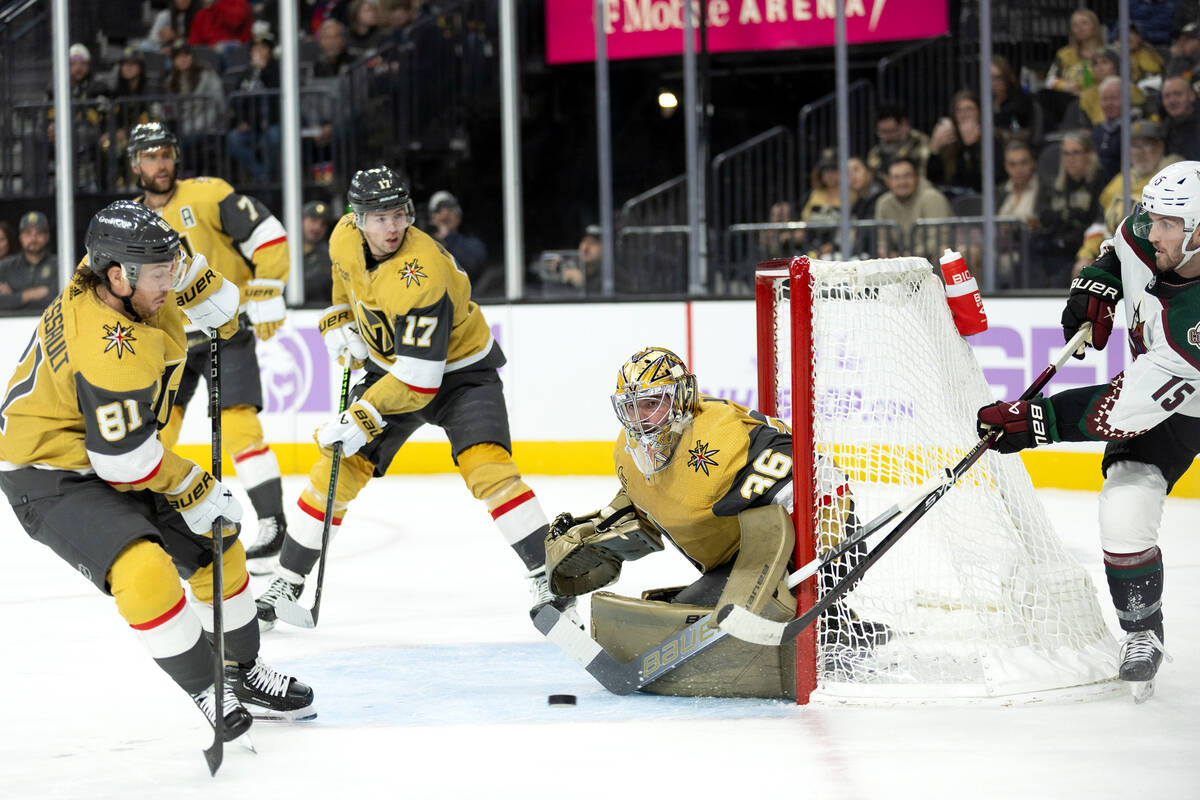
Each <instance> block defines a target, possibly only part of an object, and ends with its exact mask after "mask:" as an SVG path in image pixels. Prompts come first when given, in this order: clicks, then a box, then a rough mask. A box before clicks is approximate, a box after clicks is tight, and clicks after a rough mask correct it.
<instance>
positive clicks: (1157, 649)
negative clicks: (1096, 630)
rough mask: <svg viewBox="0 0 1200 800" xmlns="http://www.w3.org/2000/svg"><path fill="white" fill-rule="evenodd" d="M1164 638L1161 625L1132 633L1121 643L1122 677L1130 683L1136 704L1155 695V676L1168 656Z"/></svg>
mask: <svg viewBox="0 0 1200 800" xmlns="http://www.w3.org/2000/svg"><path fill="white" fill-rule="evenodd" d="M1163 638H1164V637H1163V629H1162V626H1161V625H1159V626H1157V627H1155V628H1153V629H1151V630H1147V631H1131V632H1130V633H1127V634H1126V635H1125V641H1123V642H1121V671H1120V677H1121V680H1123V681H1128V682H1129V688H1130V690H1132V692H1133V699H1134V701H1135V702H1138V703H1144V702H1145V701H1147V700H1149V699H1150V698H1151V697H1152V696H1153V695H1154V676H1155V675H1156V674H1158V666H1159V664H1161V663H1162V660H1163V656H1164V655H1165V654H1166V648H1165V647H1164V646H1163Z"/></svg>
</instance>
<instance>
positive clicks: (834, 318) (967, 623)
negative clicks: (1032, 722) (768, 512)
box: [756, 257, 1116, 703]
mask: <svg viewBox="0 0 1200 800" xmlns="http://www.w3.org/2000/svg"><path fill="white" fill-rule="evenodd" d="M797 287H800V291H799V292H797V291H796V288H797ZM756 300H757V315H758V339H759V346H758V370H759V397H760V401H759V407H760V410H762V411H763V412H764V413H767V414H771V415H773V416H778V417H780V418H782V419H784V420H789V421H790V422H791V424H792V426H793V434H794V448H795V462H794V470H793V474H794V476H795V497H796V510H797V513H796V514H795V519H796V524H797V550H796V552H797V554H798V555H797V558H796V562H797V563H798V564H799V563H804V562H806V561H808V560H809V559H811V558H812V557H813V556H814V555H820V554H821V553H822V552H823V551H824V550H825V549H826V548H828V547H829V546H831V545H833V544H836V542H833V541H831V540H832V539H834V538H836V536H837V535H838V534H839V533H841V532H842V523H841V521H840V517H841V514H842V513H843V512H844V511H845V507H846V506H845V504H840V505H839V504H838V503H833V502H829V494H828V493H829V492H830V491H831V488H832V487H835V486H837V485H839V484H845V485H847V486H848V489H849V494H850V498H851V499H852V502H853V516H854V518H856V519H857V522H858V523H859V524H862V523H865V522H867V521H869V520H871V519H873V518H875V516H876V515H878V514H879V513H880V512H882V511H884V510H885V509H886V508H887V507H889V506H890V505H891V504H893V503H895V502H897V501H898V500H899V499H900V498H901V496H903V495H908V496H911V495H912V493H913V489H914V488H916V487H920V486H921V485H922V484H923V483H925V482H926V481H928V480H930V479H931V478H935V477H936V476H938V475H940V474H941V473H942V471H943V470H944V469H945V468H946V467H950V466H953V465H954V464H956V463H957V462H958V461H959V460H960V459H961V458H962V457H963V456H964V455H966V453H967V452H968V451H969V450H970V449H971V447H972V446H973V445H975V444H976V443H977V442H978V434H977V433H976V431H975V411H976V409H977V408H978V407H979V406H982V405H985V404H986V403H989V402H991V401H992V399H993V398H992V396H991V393H990V391H989V389H988V386H987V383H986V381H985V380H984V378H983V373H982V371H981V370H980V368H979V365H978V363H977V362H976V360H975V357H974V355H973V353H972V352H971V348H970V346H969V345H968V344H967V342H966V341H965V340H964V339H963V338H962V337H961V336H960V335H959V334H958V332H957V330H956V329H955V326H954V322H953V319H952V317H951V314H950V311H949V308H948V307H947V304H946V299H945V292H944V289H943V286H942V282H941V280H940V278H939V277H937V274H936V273H935V272H934V270H933V268H932V267H931V266H930V264H929V262H928V261H926V260H925V259H923V258H898V259H881V260H877V261H862V262H851V263H837V262H825V261H815V262H812V263H809V260H808V259H807V258H803V257H799V258H795V259H792V260H791V261H790V262H789V261H773V262H766V263H764V264H760V265H759V268H758V271H757V277H756ZM793 400H794V401H795V402H792V401H793ZM804 498H808V499H809V501H808V502H807V503H805V502H804ZM839 509H840V510H839ZM831 531H832V532H833V535H832V536H831V535H830V532H831ZM880 538H882V535H879V536H876V537H874V541H876V542H877V541H878V540H879V539H880ZM859 557H861V555H860V556H859ZM854 563H856V562H855V560H854V557H853V555H852V556H850V557H844V558H843V559H841V560H839V561H838V562H835V563H834V564H833V565H831V566H830V567H828V568H826V569H825V570H823V571H822V573H820V574H819V575H818V576H816V577H815V578H813V579H810V580H809V581H806V582H805V583H804V584H802V585H801V587H800V590H799V592H800V593H799V600H800V611H801V612H803V611H804V610H806V609H808V608H811V607H812V605H813V604H814V603H815V602H816V600H817V598H819V597H820V596H821V594H822V593H823V592H825V591H827V590H828V588H829V587H830V586H832V585H833V584H834V583H835V582H836V580H837V579H838V578H839V577H840V576H841V574H844V573H845V571H846V570H848V569H849V568H850V567H851V566H853V564H854ZM876 623H881V624H882V625H885V626H887V628H886V629H885V628H879V627H878V626H877V625H875V624H876ZM863 625H867V626H868V631H866V632H870V629H872V628H873V629H874V630H875V633H876V635H875V636H874V637H873V638H874V639H875V641H874V642H873V643H872V642H870V641H868V639H867V637H864V636H862V635H861V634H862V633H863V632H864V631H863ZM814 628H816V629H817V630H814ZM889 637H890V638H889ZM883 639H886V641H882V640H883ZM797 648H798V651H797V697H798V698H799V699H800V702H805V698H808V697H809V694H810V693H813V694H812V698H811V699H812V700H830V701H835V702H869V703H878V702H913V701H919V702H929V701H936V702H944V701H952V702H954V701H959V702H980V701H997V702H1000V703H1013V702H1023V701H1032V700H1040V699H1044V698H1046V697H1047V696H1048V695H1049V694H1054V695H1056V696H1058V697H1060V698H1061V697H1064V696H1066V697H1067V699H1071V698H1083V697H1090V696H1098V695H1102V694H1107V693H1109V692H1111V691H1114V690H1115V689H1116V683H1115V682H1114V680H1113V679H1114V678H1115V675H1116V661H1115V657H1116V643H1115V641H1114V640H1113V638H1112V636H1111V634H1110V633H1109V631H1108V629H1107V628H1106V626H1105V625H1104V622H1103V620H1102V618H1101V614H1100V607H1099V604H1098V602H1097V599H1096V590H1095V586H1094V584H1093V583H1092V581H1091V579H1090V578H1089V577H1088V575H1087V573H1086V572H1085V571H1084V570H1083V568H1082V567H1081V566H1080V565H1079V564H1077V563H1076V562H1075V561H1074V560H1073V559H1072V558H1071V556H1070V555H1069V554H1068V553H1067V552H1066V550H1065V549H1064V547H1063V545H1062V544H1061V542H1060V541H1059V540H1058V537H1057V535H1056V534H1055V533H1054V530H1053V528H1052V526H1051V524H1050V522H1049V519H1048V518H1047V517H1046V514H1045V511H1044V509H1043V508H1042V506H1041V503H1040V502H1039V500H1038V498H1037V496H1036V494H1035V492H1034V490H1033V485H1032V483H1031V482H1030V480H1029V475H1028V473H1027V472H1026V471H1025V468H1024V466H1023V464H1022V463H1021V461H1020V459H1019V458H1017V457H1012V456H1000V455H998V454H996V453H994V452H988V453H986V454H985V455H984V456H983V458H981V459H980V460H979V461H978V462H977V463H976V464H975V465H974V467H972V469H971V470H970V471H969V472H967V473H966V474H965V475H964V476H963V478H962V480H961V481H959V483H958V484H957V485H956V486H955V487H953V488H952V489H950V491H949V492H948V493H947V494H946V495H945V496H944V497H943V498H942V499H941V501H940V502H939V503H938V504H937V505H935V506H934V507H933V508H932V509H931V510H930V511H929V512H928V513H927V514H926V515H925V516H924V517H923V518H922V519H921V520H920V521H919V522H918V523H917V525H916V526H915V527H914V528H913V529H912V530H911V531H909V532H908V533H907V534H906V535H905V536H904V538H902V539H901V540H900V541H899V543H897V544H896V546H895V547H894V548H893V549H892V550H891V551H890V552H888V553H887V554H886V555H885V556H884V557H883V558H881V559H880V560H879V562H878V563H876V564H875V565H874V566H873V567H872V568H871V569H870V570H868V571H867V572H866V574H865V575H864V576H863V579H862V580H861V581H860V582H859V583H858V584H857V586H855V588H854V589H853V590H852V591H851V592H850V593H849V594H848V595H847V596H846V597H845V598H844V600H843V601H841V602H839V603H838V604H835V605H834V606H833V607H832V608H831V610H830V612H829V613H828V614H827V615H825V617H823V618H822V619H821V620H820V621H819V622H818V624H817V625H816V626H811V627H810V628H809V629H808V630H807V631H805V633H804V634H802V636H801V637H800V639H798V640H797Z"/></svg>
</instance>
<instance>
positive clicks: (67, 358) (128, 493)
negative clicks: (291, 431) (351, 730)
mask: <svg viewBox="0 0 1200 800" xmlns="http://www.w3.org/2000/svg"><path fill="white" fill-rule="evenodd" d="M86 246H87V258H86V259H84V261H82V262H81V263H80V265H79V267H78V269H77V270H76V272H75V275H74V277H73V278H72V280H71V282H70V283H69V285H68V286H67V288H66V290H65V291H63V292H62V294H60V295H59V296H58V297H57V298H55V299H54V301H53V302H52V303H51V304H50V307H49V308H48V309H47V310H46V311H45V313H43V315H42V317H41V319H40V320H39V321H38V324H37V327H36V329H35V331H34V334H33V336H32V338H31V339H30V340H29V343H28V344H27V345H26V346H25V348H24V350H23V352H22V353H21V355H20V358H19V359H18V364H17V367H16V370H15V372H14V374H13V376H12V378H11V380H10V381H9V383H8V389H7V393H6V395H5V397H4V400H3V403H2V404H0V488H2V489H3V491H4V493H5V495H6V496H7V498H8V501H9V503H11V505H12V507H13V511H14V512H15V513H16V516H17V519H18V520H20V521H21V524H22V525H23V526H24V528H25V530H26V531H27V532H28V533H29V535H30V536H31V537H32V538H33V539H35V540H36V541H38V542H41V543H42V544H44V545H46V546H47V547H49V548H51V549H52V550H53V551H54V552H55V553H57V554H58V556H59V557H60V558H62V559H63V560H64V561H66V562H67V563H68V564H70V565H71V567H72V568H74V569H76V570H78V571H79V572H80V574H82V575H83V576H84V578H86V579H87V580H89V581H90V582H92V583H93V584H94V585H95V586H96V587H97V588H98V589H100V591H102V592H105V593H108V594H111V595H112V596H113V599H114V600H115V601H116V605H117V611H118V612H119V613H120V614H121V616H122V617H124V618H125V620H126V621H127V622H128V623H129V625H130V627H132V628H133V629H134V630H135V631H137V635H138V638H140V639H141V641H142V643H143V644H144V645H145V646H146V648H147V649H148V650H149V651H150V654H151V656H152V657H153V658H154V660H155V661H156V662H157V663H158V665H159V666H160V667H162V669H163V670H165V671H166V673H167V674H168V675H169V676H170V677H171V678H172V679H173V680H174V681H175V682H176V683H177V684H179V686H180V687H182V688H183V689H184V690H185V691H187V692H188V693H189V694H190V695H192V697H193V699H194V700H195V702H196V704H197V705H198V706H199V707H200V709H201V710H202V711H203V712H204V713H205V715H206V716H207V717H208V720H209V723H210V724H211V723H213V722H214V720H215V708H214V706H215V692H214V690H213V662H214V659H215V655H214V651H213V646H212V644H211V642H210V640H209V638H206V637H205V636H203V635H202V631H208V633H209V636H211V635H212V630H213V618H212V611H211V609H212V597H213V592H214V587H213V585H212V575H213V569H212V547H211V536H212V530H213V525H214V522H216V521H217V520H221V521H222V528H223V530H224V545H225V551H224V558H223V568H224V586H223V587H222V590H223V595H222V596H223V597H224V616H223V620H224V631H225V636H224V639H225V653H226V657H227V658H229V659H231V660H232V661H233V662H236V663H235V664H231V665H229V666H227V668H226V674H227V676H228V683H229V684H230V687H231V688H232V689H233V691H232V692H229V693H226V695H225V704H224V707H223V716H224V718H225V723H226V728H225V731H226V738H227V739H233V738H236V737H237V736H239V735H240V734H241V733H243V732H244V731H245V730H246V728H247V727H249V725H250V720H251V712H253V716H274V717H280V716H286V717H289V718H298V717H302V716H311V711H310V710H309V709H310V707H311V705H312V690H311V689H309V688H308V687H307V686H305V685H304V684H302V683H300V682H299V681H296V680H295V679H294V678H290V677H289V676H287V675H282V674H281V673H279V672H277V671H276V670H274V669H272V668H271V667H269V666H268V665H267V664H265V663H264V662H263V661H261V660H260V659H259V658H258V648H259V633H258V626H257V624H256V622H255V618H254V603H253V601H252V599H251V597H250V593H249V592H248V591H247V588H248V584H249V577H248V576H247V574H246V557H245V551H244V550H243V548H242V544H241V542H239V541H238V540H237V535H238V526H237V521H238V520H239V519H240V518H241V516H242V511H241V508H240V506H239V505H238V502H237V500H236V499H235V498H234V497H233V496H232V495H231V494H230V493H229V491H228V490H227V489H226V488H225V487H224V486H223V485H222V484H221V483H220V482H219V481H217V480H215V479H214V478H213V476H212V475H211V474H210V473H209V472H207V471H206V470H204V469H203V468H202V467H200V466H199V465H197V464H195V463H193V462H191V461H189V460H187V459H185V458H182V457H180V456H178V455H175V454H174V453H172V452H171V451H170V450H169V449H167V448H166V447H164V446H163V443H162V441H161V439H160V438H159V431H160V429H161V428H162V427H163V426H164V425H165V424H166V422H167V418H168V415H169V414H170V409H171V401H172V399H173V397H174V396H175V393H176V391H177V389H178V387H179V380H180V375H181V373H182V368H183V364H184V359H185V357H186V337H185V334H184V324H185V322H190V323H191V324H193V325H195V326H196V327H198V328H199V329H201V330H205V331H209V332H211V331H214V330H216V331H219V332H220V335H221V336H222V337H223V338H227V337H229V336H231V335H232V334H233V333H234V331H236V330H237V309H238V291H237V287H236V286H235V285H234V284H233V283H231V282H227V281H225V280H224V279H223V278H222V277H221V276H220V275H219V274H218V273H217V272H216V271H215V270H214V269H212V268H211V267H210V266H208V264H207V263H206V261H205V259H204V257H203V256H202V255H196V256H194V257H189V256H188V255H187V254H184V253H182V252H181V248H180V242H179V236H178V234H176V232H175V231H174V230H172V229H171V227H170V226H168V225H167V224H166V223H165V222H164V221H163V220H162V219H160V218H159V217H157V216H155V215H154V213H153V212H151V211H149V210H148V209H146V208H145V207H144V206H141V205H138V204H136V203H133V202H129V201H121V202H117V203H113V204H112V205H110V206H108V207H106V208H105V209H103V210H101V211H100V212H99V213H98V214H97V215H96V216H95V217H94V218H93V219H92V221H91V224H90V225H89V227H88V232H87V244H86ZM181 575H182V576H183V577H186V578H187V580H188V583H189V584H190V585H191V589H192V593H193V595H194V597H195V599H196V600H197V601H198V603H199V604H200V613H197V611H196V610H195V609H194V608H193V607H192V606H191V605H189V604H188V603H187V602H186V598H185V595H184V591H183V588H182V587H181V585H180V580H179V579H180V576H181ZM247 706H248V707H249V709H250V710H249V711H248V710H247Z"/></svg>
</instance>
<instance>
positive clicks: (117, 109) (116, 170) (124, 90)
mask: <svg viewBox="0 0 1200 800" xmlns="http://www.w3.org/2000/svg"><path fill="white" fill-rule="evenodd" d="M155 91H156V90H155V88H154V87H151V86H150V85H149V83H148V82H147V79H146V62H145V59H144V56H143V55H142V51H141V50H139V49H137V48H136V47H126V48H125V50H124V51H123V52H122V53H121V60H120V61H119V62H118V63H117V67H116V71H115V72H114V74H113V76H112V111H111V114H112V126H111V127H112V136H111V137H110V135H109V132H108V131H105V132H104V133H103V134H102V135H101V137H100V146H101V147H102V148H104V149H106V150H107V151H108V168H109V170H110V171H111V173H112V180H111V181H110V182H109V185H114V186H115V187H116V188H117V189H123V188H125V185H126V184H127V183H128V182H129V181H128V179H129V166H128V163H127V162H126V159H125V143H126V141H128V138H129V131H130V130H132V129H133V126H134V125H140V124H142V123H143V122H149V121H150V120H151V119H152V118H153V117H155V116H159V115H160V113H161V109H155V108H154V107H153V106H154V105H155V104H154V103H153V102H152V101H151V100H150V99H149V98H148V97H147V95H152V94H154V93H155Z"/></svg>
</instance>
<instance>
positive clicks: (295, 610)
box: [275, 358, 350, 628]
mask: <svg viewBox="0 0 1200 800" xmlns="http://www.w3.org/2000/svg"><path fill="white" fill-rule="evenodd" d="M346 360H347V361H349V358H347V359H346ZM348 402H350V365H349V364H347V365H346V369H345V370H344V371H343V372H342V391H341V396H340V397H339V398H338V413H339V414H341V413H342V412H343V411H345V410H346V404H347V403H348ZM341 463H342V443H341V442H338V443H336V444H335V445H334V446H333V461H332V462H331V463H330V465H329V493H328V494H327V495H326V496H325V526H324V528H323V529H322V530H321V556H320V559H321V566H320V567H319V568H318V569H317V589H316V593H315V594H314V596H313V604H312V608H303V607H302V606H300V605H299V604H298V603H297V602H296V601H294V600H290V599H288V598H286V597H281V598H279V601H278V602H277V603H276V604H275V616H277V617H279V618H280V619H281V620H283V621H284V622H286V623H288V624H289V625H295V626H296V627H297V628H315V627H317V619H318V617H320V614H321V589H322V587H324V585H325V556H326V554H327V553H328V552H329V532H330V530H331V529H332V527H333V501H334V499H335V498H336V497H337V479H338V468H339V467H340V466H341Z"/></svg>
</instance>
